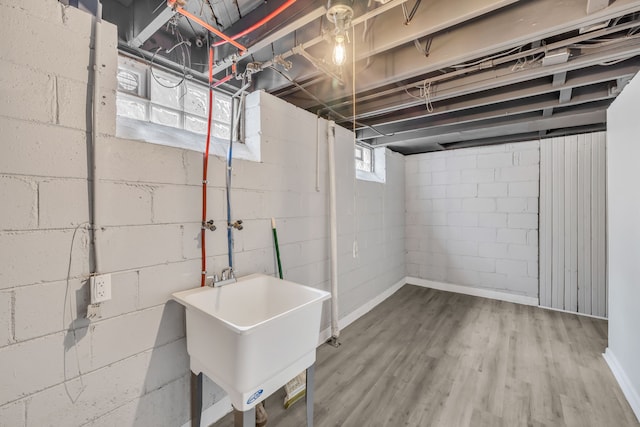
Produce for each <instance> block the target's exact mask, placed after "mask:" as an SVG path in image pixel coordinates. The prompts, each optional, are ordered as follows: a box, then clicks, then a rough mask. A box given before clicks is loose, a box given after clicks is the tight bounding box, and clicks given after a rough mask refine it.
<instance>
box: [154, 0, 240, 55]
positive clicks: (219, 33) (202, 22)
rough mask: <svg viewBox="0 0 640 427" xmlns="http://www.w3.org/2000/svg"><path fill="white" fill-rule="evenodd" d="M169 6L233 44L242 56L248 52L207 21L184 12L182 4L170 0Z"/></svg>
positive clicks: (175, 0)
mask: <svg viewBox="0 0 640 427" xmlns="http://www.w3.org/2000/svg"><path fill="white" fill-rule="evenodd" d="M167 6H169V7H170V8H172V9H173V10H175V11H176V12H177V13H179V14H180V15H182V16H184V17H186V18H187V19H190V20H191V21H193V22H195V23H197V24H198V25H200V26H201V27H203V28H206V29H207V30H209V31H210V32H212V33H213V34H215V35H216V36H218V37H220V38H221V39H223V40H225V41H227V42H229V43H231V44H232V45H234V46H235V47H237V48H238V49H240V54H241V55H242V54H243V53H244V52H246V51H247V48H246V47H244V46H243V45H241V44H240V43H238V42H236V41H235V40H232V39H231V38H229V37H228V36H227V35H226V34H224V33H223V32H221V31H218V30H217V29H215V28H213V27H212V26H211V25H209V24H207V23H206V22H205V21H203V20H202V19H200V18H198V17H197V16H196V15H194V14H192V13H190V12H188V11H186V10H184V9H183V8H182V7H181V6H180V2H179V1H177V0H168V1H167Z"/></svg>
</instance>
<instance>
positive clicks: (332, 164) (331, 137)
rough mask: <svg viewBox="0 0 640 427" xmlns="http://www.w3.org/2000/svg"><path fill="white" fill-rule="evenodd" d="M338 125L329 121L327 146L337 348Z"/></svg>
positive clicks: (333, 341) (335, 341)
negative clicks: (336, 145) (336, 154)
mask: <svg viewBox="0 0 640 427" xmlns="http://www.w3.org/2000/svg"><path fill="white" fill-rule="evenodd" d="M335 143H336V123H335V122H334V121H333V120H330V121H329V129H328V134H327V146H328V151H329V212H330V216H329V229H330V241H331V339H330V340H329V342H330V344H332V345H333V346H335V347H337V346H338V345H339V344H338V337H339V336H340V327H339V326H338V218H337V208H336V157H335Z"/></svg>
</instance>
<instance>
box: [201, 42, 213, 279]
mask: <svg viewBox="0 0 640 427" xmlns="http://www.w3.org/2000/svg"><path fill="white" fill-rule="evenodd" d="M212 117H213V47H209V114H208V117H207V142H206V147H205V150H204V158H203V162H202V227H201V230H200V240H201V242H200V246H201V247H202V271H201V274H202V276H201V279H200V286H204V285H205V284H206V281H207V240H206V233H207V230H211V231H213V230H215V226H214V225H213V221H207V184H208V182H207V177H208V171H209V147H210V146H211V121H212Z"/></svg>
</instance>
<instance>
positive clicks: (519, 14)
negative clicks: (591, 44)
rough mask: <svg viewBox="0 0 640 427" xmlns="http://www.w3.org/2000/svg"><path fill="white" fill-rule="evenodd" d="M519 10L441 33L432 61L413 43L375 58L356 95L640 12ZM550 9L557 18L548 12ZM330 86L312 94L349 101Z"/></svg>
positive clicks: (636, 6)
mask: <svg viewBox="0 0 640 427" xmlns="http://www.w3.org/2000/svg"><path fill="white" fill-rule="evenodd" d="M517 6H518V7H513V8H505V9H503V10H501V11H500V13H495V14H491V15H488V16H486V17H485V18H484V19H480V20H474V21H471V22H469V23H467V24H466V25H464V26H461V27H458V28H456V30H454V31H449V32H445V33H441V34H438V35H437V36H435V37H434V38H433V41H432V44H431V50H430V54H429V57H428V58H425V57H424V56H423V55H420V53H419V52H418V51H417V49H416V48H415V47H414V46H413V45H412V44H410V45H403V46H401V47H399V48H397V49H394V50H392V51H390V52H389V53H388V54H385V55H384V56H382V57H375V60H374V61H373V62H372V63H371V64H370V66H369V67H368V68H366V69H364V70H361V71H359V72H358V78H357V79H356V92H366V91H370V90H375V88H378V87H380V86H383V85H391V84H396V83H398V82H402V81H405V80H409V79H414V78H416V77H418V76H421V75H426V74H428V73H434V72H438V70H441V69H445V68H447V67H449V66H451V65H454V64H463V63H465V62H469V61H472V60H474V59H477V58H479V57H480V58H481V57H486V56H490V55H494V54H497V53H500V52H505V51H507V50H509V49H517V48H518V47H519V46H523V45H525V44H527V43H530V42H531V40H534V39H535V40H540V39H545V38H548V37H552V36H554V35H558V34H563V33H566V32H569V31H572V30H575V31H577V30H579V29H580V28H581V27H583V26H585V25H589V24H592V23H596V22H600V21H602V20H606V19H611V18H612V17H613V18H615V17H616V16H619V15H620V14H626V13H631V12H637V11H640V1H638V0H617V1H616V2H615V3H614V4H613V5H611V6H610V7H608V8H607V9H605V10H602V11H600V12H596V13H594V14H592V15H588V16H587V15H585V12H584V0H567V1H563V2H558V1H557V0H539V1H530V2H520V3H517ZM550 10H553V11H554V13H549V11H550ZM514 23H517V25H514ZM330 86H331V82H330V81H327V80H325V81H323V82H322V84H318V85H315V86H311V87H309V88H308V89H309V90H310V91H311V92H312V93H315V94H323V95H325V96H320V98H321V99H323V100H324V101H325V102H332V101H335V100H338V99H341V98H347V97H348V96H349V92H350V91H349V88H346V87H345V88H337V89H336V88H331V87H330ZM313 104H314V102H313V101H310V102H307V103H304V104H302V107H303V108H312V107H314V105H313ZM299 105H300V104H299Z"/></svg>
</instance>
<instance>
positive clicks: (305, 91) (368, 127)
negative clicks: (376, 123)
mask: <svg viewBox="0 0 640 427" xmlns="http://www.w3.org/2000/svg"><path fill="white" fill-rule="evenodd" d="M267 68H270V69H271V70H273V71H275V72H276V73H278V74H280V75H281V76H282V77H284V78H285V79H287V80H288V81H289V83H291V84H293V85H294V86H295V87H297V88H298V89H300V90H301V91H303V92H304V93H306V94H307V95H309V96H310V97H311V98H313V100H314V101H316V102H317V103H318V104H321V105H322V106H323V107H324V108H325V109H327V110H329V111H331V112H332V113H333V114H335V116H336V117H338V118H339V119H340V120H342V121H345V122H348V121H349V118H348V117H346V116H343V115H342V114H340V113H338V112H337V111H336V110H334V109H333V108H332V107H331V106H330V105H328V104H327V103H326V102H324V101H323V100H321V99H320V98H318V97H317V96H315V95H314V94H313V93H311V92H309V91H308V90H307V89H305V88H304V86H302V85H301V84H299V83H298V82H296V81H295V80H293V79H292V78H291V77H289V76H287V75H286V74H285V73H283V72H282V71H280V70H278V69H277V68H276V67H275V66H273V65H269V66H268V67H267ZM356 124H357V125H358V126H360V127H366V128H367V129H371V130H372V131H374V132H375V133H377V134H378V135H380V136H393V134H391V135H389V134H386V133H383V132H380V131H379V130H378V129H376V128H375V127H373V126H371V125H366V124H363V123H359V122H357V121H356Z"/></svg>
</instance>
